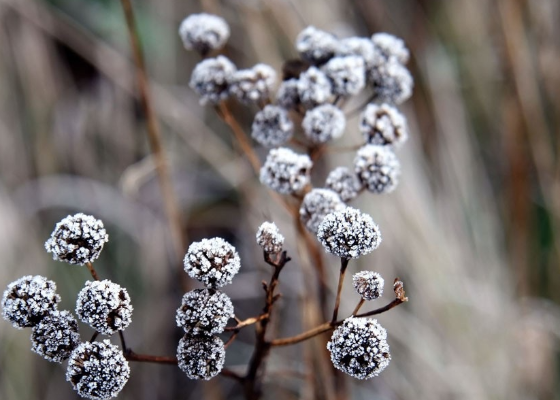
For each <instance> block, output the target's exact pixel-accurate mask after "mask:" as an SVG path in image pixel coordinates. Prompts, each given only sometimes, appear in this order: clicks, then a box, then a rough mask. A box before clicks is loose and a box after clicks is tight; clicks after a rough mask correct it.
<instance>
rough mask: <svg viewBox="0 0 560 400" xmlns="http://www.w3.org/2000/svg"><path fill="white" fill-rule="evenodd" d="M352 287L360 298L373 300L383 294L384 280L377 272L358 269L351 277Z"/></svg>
mask: <svg viewBox="0 0 560 400" xmlns="http://www.w3.org/2000/svg"><path fill="white" fill-rule="evenodd" d="M352 283H353V285H354V289H356V292H358V294H359V295H360V296H362V299H364V300H375V299H378V298H379V297H381V296H382V295H383V286H384V285H385V281H384V280H383V278H382V277H381V275H379V274H378V273H377V272H372V271H360V272H357V273H355V274H354V276H353V277H352Z"/></svg>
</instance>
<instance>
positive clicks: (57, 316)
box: [31, 311, 80, 363]
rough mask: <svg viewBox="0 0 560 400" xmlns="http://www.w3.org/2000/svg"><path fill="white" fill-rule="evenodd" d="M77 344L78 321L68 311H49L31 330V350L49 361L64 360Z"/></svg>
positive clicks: (78, 339)
mask: <svg viewBox="0 0 560 400" xmlns="http://www.w3.org/2000/svg"><path fill="white" fill-rule="evenodd" d="M78 344H80V334H79V333H78V322H77V321H76V318H74V316H73V315H72V314H71V313H70V312H69V311H53V312H51V313H50V314H49V315H47V316H46V317H45V318H43V319H42V320H41V322H39V323H38V324H37V325H35V326H34V327H33V329H32V332H31V350H33V351H34V352H35V353H37V354H39V355H40V356H42V357H43V358H45V359H47V360H48V361H51V362H58V363H61V362H62V361H64V360H66V359H67V358H68V357H70V354H71V353H72V351H74V349H75V348H76V347H77V346H78Z"/></svg>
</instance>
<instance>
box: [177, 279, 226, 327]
mask: <svg viewBox="0 0 560 400" xmlns="http://www.w3.org/2000/svg"><path fill="white" fill-rule="evenodd" d="M232 317H233V304H232V303H231V300H230V298H229V296H228V295H227V294H225V293H222V292H220V291H218V290H215V289H195V290H191V291H190V292H187V293H185V295H184V296H183V301H182V303H181V307H179V308H178V309H177V315H176V318H175V319H176V321H177V326H179V327H181V328H183V329H184V330H185V332H186V333H188V334H189V335H206V336H212V335H217V334H219V333H222V332H223V331H224V328H225V327H226V325H227V323H228V320H229V319H230V318H232Z"/></svg>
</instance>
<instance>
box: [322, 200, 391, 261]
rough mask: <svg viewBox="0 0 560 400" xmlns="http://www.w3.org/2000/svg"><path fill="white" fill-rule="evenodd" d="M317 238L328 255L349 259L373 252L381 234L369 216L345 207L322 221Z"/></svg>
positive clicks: (379, 241)
mask: <svg viewBox="0 0 560 400" xmlns="http://www.w3.org/2000/svg"><path fill="white" fill-rule="evenodd" d="M317 238H318V239H319V241H320V242H321V244H322V245H323V247H324V248H325V250H326V251H328V252H329V253H332V254H334V255H336V256H338V257H341V258H346V259H350V258H359V257H360V256H363V255H366V254H368V253H371V252H372V251H373V250H375V249H376V248H377V247H378V246H379V244H380V243H381V232H379V227H378V226H377V224H376V223H375V222H373V219H372V218H371V217H370V216H369V215H367V214H364V213H362V212H361V211H360V210H357V209H355V208H352V207H346V208H345V209H344V210H342V211H337V212H334V213H331V214H328V215H327V216H326V217H325V218H324V219H323V222H321V224H320V225H319V230H318V231H317Z"/></svg>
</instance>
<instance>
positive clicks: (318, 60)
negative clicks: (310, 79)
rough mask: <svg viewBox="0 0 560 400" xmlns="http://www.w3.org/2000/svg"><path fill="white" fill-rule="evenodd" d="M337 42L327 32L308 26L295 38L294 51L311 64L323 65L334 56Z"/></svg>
mask: <svg viewBox="0 0 560 400" xmlns="http://www.w3.org/2000/svg"><path fill="white" fill-rule="evenodd" d="M337 44H338V41H337V39H336V37H335V36H334V35H332V34H330V33H328V32H325V31H322V30H320V29H317V28H315V27H314V26H308V27H307V28H305V29H304V30H303V31H301V32H300V34H299V35H298V37H297V38H296V50H297V51H298V53H299V54H300V55H301V58H303V59H304V60H306V61H309V62H310V63H311V64H323V63H325V62H327V61H328V60H329V59H330V58H331V57H333V56H334V54H335V52H336V49H337Z"/></svg>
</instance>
